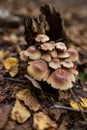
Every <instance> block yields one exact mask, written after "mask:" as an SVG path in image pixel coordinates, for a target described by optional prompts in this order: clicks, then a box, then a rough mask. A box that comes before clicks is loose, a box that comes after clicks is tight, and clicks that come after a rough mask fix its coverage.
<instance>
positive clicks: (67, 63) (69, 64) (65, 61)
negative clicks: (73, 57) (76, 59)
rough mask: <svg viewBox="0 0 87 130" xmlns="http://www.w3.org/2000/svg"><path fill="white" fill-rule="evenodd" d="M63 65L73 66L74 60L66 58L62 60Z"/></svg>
mask: <svg viewBox="0 0 87 130" xmlns="http://www.w3.org/2000/svg"><path fill="white" fill-rule="evenodd" d="M61 65H62V66H63V67H66V68H72V67H73V66H74V64H73V62H72V61H70V60H69V59H65V60H64V61H61Z"/></svg>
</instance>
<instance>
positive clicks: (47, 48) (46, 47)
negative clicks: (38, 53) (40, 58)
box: [41, 41, 55, 51]
mask: <svg viewBox="0 0 87 130" xmlns="http://www.w3.org/2000/svg"><path fill="white" fill-rule="evenodd" d="M41 49H42V50H44V51H52V50H53V49H55V43H54V42H53V41H50V42H45V43H43V44H42V45H41Z"/></svg>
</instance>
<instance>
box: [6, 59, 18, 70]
mask: <svg viewBox="0 0 87 130" xmlns="http://www.w3.org/2000/svg"><path fill="white" fill-rule="evenodd" d="M17 64H18V59H17V58H15V57H9V58H7V59H5V60H4V67H5V69H7V70H10V69H11V68H12V67H13V66H16V65H17Z"/></svg>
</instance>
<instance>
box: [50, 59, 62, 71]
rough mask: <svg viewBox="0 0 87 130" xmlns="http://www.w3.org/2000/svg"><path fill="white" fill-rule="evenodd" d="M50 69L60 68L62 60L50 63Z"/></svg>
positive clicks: (54, 60)
mask: <svg viewBox="0 0 87 130" xmlns="http://www.w3.org/2000/svg"><path fill="white" fill-rule="evenodd" d="M49 67H51V68H52V69H58V68H60V67H61V64H60V60H59V59H58V58H54V59H53V60H52V61H51V62H49Z"/></svg>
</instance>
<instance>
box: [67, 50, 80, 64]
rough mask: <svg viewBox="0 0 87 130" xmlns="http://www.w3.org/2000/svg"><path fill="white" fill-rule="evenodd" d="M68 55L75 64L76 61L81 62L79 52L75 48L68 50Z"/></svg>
mask: <svg viewBox="0 0 87 130" xmlns="http://www.w3.org/2000/svg"><path fill="white" fill-rule="evenodd" d="M68 53H69V55H70V58H69V59H70V60H71V61H73V62H75V61H78V60H79V56H78V51H77V50H76V49H74V48H69V49H68Z"/></svg>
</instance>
